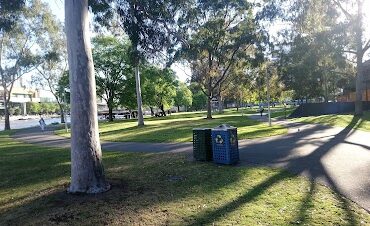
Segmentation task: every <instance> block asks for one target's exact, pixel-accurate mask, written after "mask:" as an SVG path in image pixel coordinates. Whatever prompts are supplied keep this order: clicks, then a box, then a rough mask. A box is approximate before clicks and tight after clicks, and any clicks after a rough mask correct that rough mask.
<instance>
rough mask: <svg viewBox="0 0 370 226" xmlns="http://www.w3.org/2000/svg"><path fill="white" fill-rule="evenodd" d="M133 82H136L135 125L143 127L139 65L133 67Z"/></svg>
mask: <svg viewBox="0 0 370 226" xmlns="http://www.w3.org/2000/svg"><path fill="white" fill-rule="evenodd" d="M135 81H136V99H137V113H138V116H137V125H138V126H143V125H144V116H143V101H142V98H141V84H140V73H139V65H136V67H135Z"/></svg>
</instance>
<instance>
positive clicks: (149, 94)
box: [141, 65, 177, 111]
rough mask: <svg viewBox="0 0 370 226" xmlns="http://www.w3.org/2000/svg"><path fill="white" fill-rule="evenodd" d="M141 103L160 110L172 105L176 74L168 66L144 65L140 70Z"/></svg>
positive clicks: (174, 94)
mask: <svg viewBox="0 0 370 226" xmlns="http://www.w3.org/2000/svg"><path fill="white" fill-rule="evenodd" d="M141 78H142V87H143V104H144V105H147V106H156V107H158V108H160V109H161V110H162V111H164V109H168V108H170V107H172V106H173V104H174V98H175V96H176V83H177V81H176V75H175V72H174V71H172V70H171V69H169V68H165V69H160V68H158V67H155V66H149V65H148V66H146V67H145V68H143V70H142V74H141Z"/></svg>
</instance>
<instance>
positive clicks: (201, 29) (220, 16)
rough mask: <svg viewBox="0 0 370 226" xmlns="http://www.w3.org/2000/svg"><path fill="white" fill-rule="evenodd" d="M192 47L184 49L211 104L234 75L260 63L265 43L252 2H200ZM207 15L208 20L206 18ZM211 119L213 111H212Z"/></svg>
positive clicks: (186, 57)
mask: <svg viewBox="0 0 370 226" xmlns="http://www.w3.org/2000/svg"><path fill="white" fill-rule="evenodd" d="M196 3H197V5H196V7H195V8H197V10H198V11H199V12H198V13H197V14H196V15H195V17H194V18H193V21H191V22H192V25H191V26H190V27H191V28H192V31H193V32H194V34H192V35H191V36H190V38H189V46H185V47H184V48H183V49H182V52H181V53H182V57H184V58H185V59H186V60H187V61H188V62H189V63H190V65H191V69H192V82H197V83H198V84H199V85H200V87H201V88H202V89H203V92H204V93H205V94H206V95H207V98H208V101H210V100H211V99H212V98H214V97H217V96H219V95H220V93H221V92H222V90H223V89H225V87H224V86H225V84H227V83H228V82H227V80H232V79H233V78H234V77H233V76H234V75H236V74H237V73H233V71H237V70H240V71H242V70H243V69H246V68H247V67H248V66H249V64H251V63H256V62H258V61H259V60H260V57H259V56H260V55H259V54H257V53H259V51H258V49H259V47H260V45H261V44H262V42H263V40H264V37H265V36H264V32H263V30H261V29H260V27H259V24H258V23H259V21H258V20H256V18H255V15H253V13H252V11H253V9H254V7H255V6H254V4H252V3H250V2H248V1H229V2H223V1H222V2H219V1H197V2H196ZM203 15H207V16H203ZM207 117H208V118H210V117H212V116H211V109H208V116H207Z"/></svg>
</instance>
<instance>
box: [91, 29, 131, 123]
mask: <svg viewBox="0 0 370 226" xmlns="http://www.w3.org/2000/svg"><path fill="white" fill-rule="evenodd" d="M93 45H94V48H93V58H94V62H95V69H96V72H97V73H96V75H97V76H96V83H97V94H98V96H100V97H101V98H103V99H104V100H105V101H106V102H107V105H108V109H109V121H113V108H115V107H116V106H117V105H118V103H119V99H120V96H119V94H120V93H122V92H123V90H124V89H126V87H125V85H126V78H127V76H128V75H129V74H130V73H132V71H133V70H132V66H131V64H130V59H129V55H128V53H129V51H130V48H131V45H129V43H128V42H127V41H122V40H119V39H117V38H114V37H110V36H98V37H96V38H94V39H93Z"/></svg>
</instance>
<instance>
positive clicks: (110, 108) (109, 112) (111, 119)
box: [108, 106, 113, 122]
mask: <svg viewBox="0 0 370 226" xmlns="http://www.w3.org/2000/svg"><path fill="white" fill-rule="evenodd" d="M108 114H109V121H110V122H113V108H112V107H109V106H108Z"/></svg>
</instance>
